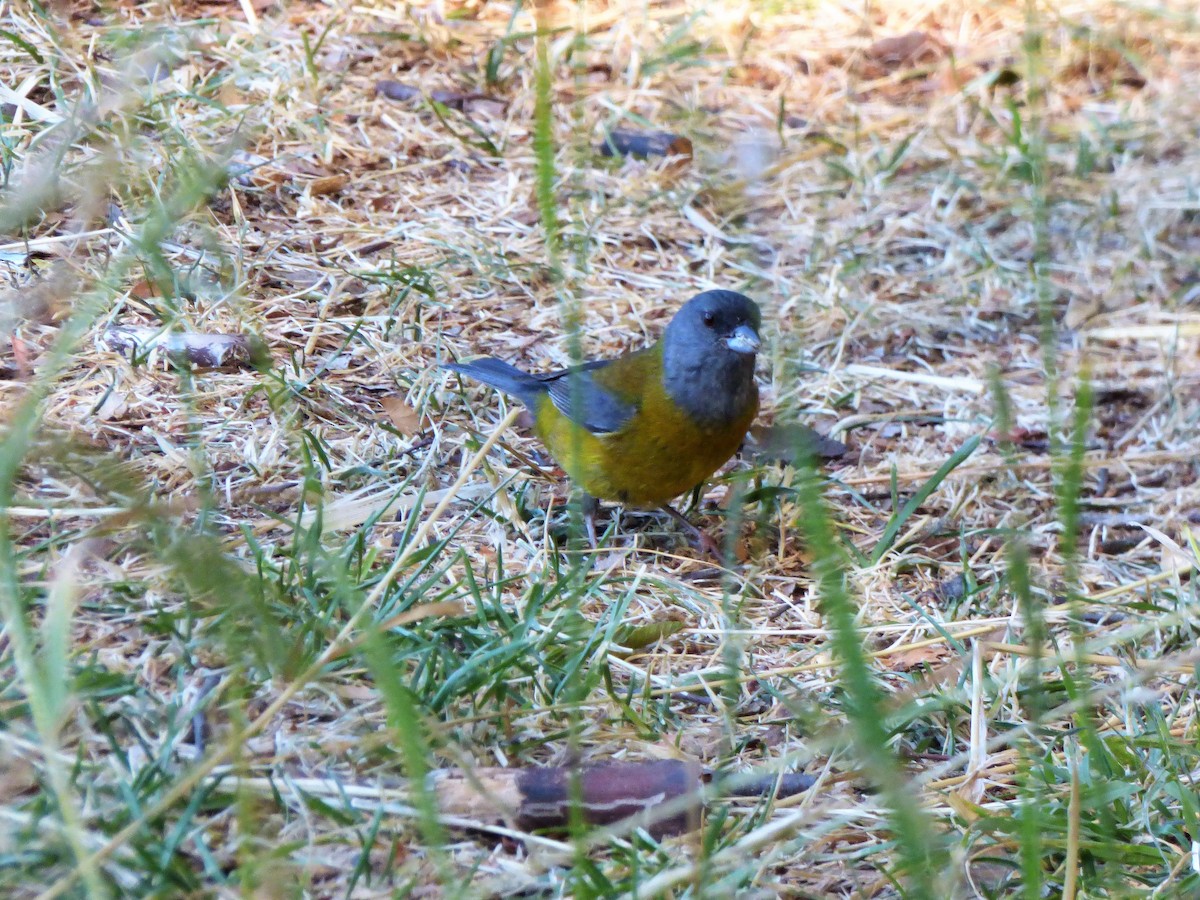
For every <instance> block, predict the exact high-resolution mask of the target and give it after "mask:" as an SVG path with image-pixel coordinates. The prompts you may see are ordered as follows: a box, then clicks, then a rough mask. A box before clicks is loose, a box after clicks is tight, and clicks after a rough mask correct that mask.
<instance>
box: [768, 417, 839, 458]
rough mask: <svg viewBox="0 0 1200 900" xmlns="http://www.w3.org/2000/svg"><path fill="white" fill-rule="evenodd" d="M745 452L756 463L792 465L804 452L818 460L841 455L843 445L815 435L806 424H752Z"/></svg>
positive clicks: (831, 439)
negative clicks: (747, 452) (747, 451)
mask: <svg viewBox="0 0 1200 900" xmlns="http://www.w3.org/2000/svg"><path fill="white" fill-rule="evenodd" d="M749 438H750V440H749V441H748V442H747V446H748V449H749V450H750V453H751V455H752V456H753V457H754V459H755V460H757V461H759V462H784V463H790V462H795V461H796V460H797V459H799V458H800V456H801V455H802V453H803V452H804V451H807V452H809V453H811V454H813V455H814V456H817V457H820V458H821V459H838V458H839V457H842V456H845V454H846V445H845V444H843V443H842V442H841V441H835V440H834V439H833V438H827V437H825V436H824V435H822V434H818V433H817V432H816V431H814V430H813V429H811V428H809V427H808V426H807V425H795V424H778V423H777V424H774V425H755V426H754V427H753V428H751V429H750V434H749Z"/></svg>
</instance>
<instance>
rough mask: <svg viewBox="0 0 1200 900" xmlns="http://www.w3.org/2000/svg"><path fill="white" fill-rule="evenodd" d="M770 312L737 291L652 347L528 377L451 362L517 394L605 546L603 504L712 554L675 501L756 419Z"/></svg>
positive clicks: (495, 362) (710, 299)
mask: <svg viewBox="0 0 1200 900" xmlns="http://www.w3.org/2000/svg"><path fill="white" fill-rule="evenodd" d="M761 327H762V314H761V312H760V311H759V308H758V304H756V303H755V302H754V301H753V300H751V299H750V298H749V297H747V296H745V295H744V294H740V293H738V292H736V291H730V290H709V291H704V292H703V293H700V294H697V295H696V296H694V297H692V298H691V299H690V300H688V301H687V302H686V303H684V304H683V306H681V307H680V308H679V310H678V311H677V312H676V313H675V315H674V316H673V317H672V318H671V321H670V322H669V323H668V325H667V328H666V330H665V332H664V333H663V336H662V338H661V339H660V340H658V341H657V342H656V343H655V344H653V345H652V346H650V347H647V348H645V349H643V350H636V351H633V352H630V353H626V354H625V355H623V356H618V357H615V358H612V359H596V360H591V361H588V362H584V363H583V364H581V365H577V366H572V367H570V368H567V369H561V370H558V371H555V372H548V373H545V374H541V375H535V374H531V373H529V372H525V371H523V370H521V369H518V368H517V367H516V366H513V365H510V364H509V363H506V362H504V361H502V360H499V359H496V358H494V357H482V358H479V359H474V360H471V361H468V362H454V363H446V364H444V365H443V368H446V369H450V370H452V371H454V372H457V373H460V374H461V375H467V376H470V377H471V378H474V379H475V380H477V381H481V382H483V383H484V384H488V385H491V386H492V387H494V388H497V389H499V390H501V391H503V392H504V393H506V394H509V395H511V396H512V397H515V398H516V399H517V400H519V401H520V402H521V403H523V404H524V405H525V406H526V407H527V408H528V409H529V411H530V412H531V413H532V414H533V417H534V423H533V431H534V433H535V434H536V435H537V436H538V437H539V438H540V439H541V441H542V443H543V444H545V446H546V448H547V449H548V450H549V451H550V454H551V455H552V456H553V457H554V458H555V459H556V460H557V462H558V463H559V465H560V466H562V468H563V470H564V471H565V472H566V473H567V475H568V476H569V477H570V478H571V480H572V481H573V482H574V484H575V485H576V486H577V487H578V488H579V489H580V490H581V491H582V492H583V493H584V522H585V525H586V528H587V534H588V538H589V540H590V542H591V546H592V548H593V549H595V547H596V526H595V513H596V511H597V508H598V505H599V504H598V503H597V500H608V501H615V502H617V503H621V504H623V505H626V506H635V507H642V508H657V509H661V510H663V511H664V512H666V513H667V514H668V515H670V516H671V517H672V518H673V519H674V520H675V521H677V522H678V523H680V524H681V525H682V526H683V527H684V529H685V530H686V531H687V532H688V534H689V535H690V536H691V537H692V538H693V539H694V540H695V541H696V543H698V544H699V545H700V547H701V549H703V550H704V551H706V552H708V553H710V554H712V555H713V556H715V557H717V558H720V556H721V554H720V545H719V544H717V542H716V541H715V540H713V538H711V537H710V536H709V535H707V534H706V533H704V532H703V531H701V530H700V529H698V528H696V527H695V526H694V525H693V524H692V523H691V522H689V521H688V520H687V518H686V517H685V516H683V515H682V514H681V513H680V512H678V511H677V510H676V509H675V508H674V507H673V506H671V505H670V502H669V501H671V500H672V499H674V498H675V497H678V496H679V495H681V494H683V493H686V492H688V491H690V490H692V489H693V488H695V487H697V486H698V485H700V484H702V483H703V482H704V481H705V480H706V479H707V478H708V477H709V476H710V475H712V474H713V473H714V472H715V471H717V469H719V468H720V467H721V466H722V465H724V464H725V462H726V461H727V460H729V458H730V457H732V456H733V454H734V453H736V452H737V450H738V447H739V446H740V445H741V442H742V440H743V438H744V437H745V435H746V432H747V430H748V429H749V427H750V423H751V422H752V421H753V420H754V417H755V415H756V414H757V412H758V386H757V385H756V384H755V381H754V366H755V359H756V354H757V353H758V350H759V348H760V347H761V345H762V341H761V338H760V336H759V332H760V329H761Z"/></svg>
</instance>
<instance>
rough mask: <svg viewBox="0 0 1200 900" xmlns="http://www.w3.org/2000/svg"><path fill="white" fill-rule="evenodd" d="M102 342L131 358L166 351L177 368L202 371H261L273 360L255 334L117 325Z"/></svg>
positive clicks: (105, 335)
mask: <svg viewBox="0 0 1200 900" xmlns="http://www.w3.org/2000/svg"><path fill="white" fill-rule="evenodd" d="M100 339H101V341H103V343H104V344H105V345H107V346H108V348H109V349H110V350H115V351H116V352H117V353H120V354H122V355H124V356H127V357H129V358H130V359H138V358H141V357H147V356H150V355H151V354H153V353H157V352H159V351H166V354H167V356H168V357H169V358H170V360H171V361H172V362H173V363H175V364H176V365H183V366H195V367H196V368H200V369H225V368H262V367H264V366H266V365H268V364H269V363H270V360H271V356H270V352H269V351H268V349H267V346H266V344H264V343H263V341H262V340H261V339H260V338H258V337H256V336H255V335H252V334H213V333H205V332H195V331H189V332H182V331H181V332H167V331H163V330H162V329H159V328H134V327H123V326H119V325H114V326H113V327H111V328H109V329H108V330H107V331H105V332H104V334H103V335H101V338H100Z"/></svg>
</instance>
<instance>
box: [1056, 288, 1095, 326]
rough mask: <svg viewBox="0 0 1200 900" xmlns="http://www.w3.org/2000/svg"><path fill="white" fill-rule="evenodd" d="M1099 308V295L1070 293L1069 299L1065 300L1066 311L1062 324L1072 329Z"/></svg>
mask: <svg viewBox="0 0 1200 900" xmlns="http://www.w3.org/2000/svg"><path fill="white" fill-rule="evenodd" d="M1100 308H1101V304H1100V298H1099V297H1096V296H1085V295H1083V294H1072V295H1071V299H1070V300H1068V301H1067V311H1066V313H1065V314H1064V315H1063V324H1064V325H1066V326H1067V327H1068V328H1070V329H1072V330H1074V329H1076V328H1078V327H1079V326H1080V325H1082V324H1083V323H1084V322H1086V321H1087V320H1088V319H1090V318H1091V317H1092V316H1094V315H1096V313H1098V312H1100Z"/></svg>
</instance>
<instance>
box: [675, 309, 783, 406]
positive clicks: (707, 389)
mask: <svg viewBox="0 0 1200 900" xmlns="http://www.w3.org/2000/svg"><path fill="white" fill-rule="evenodd" d="M761 323H762V314H761V313H760V312H759V310H758V304H756V303H755V302H754V301H753V300H751V299H750V298H749V297H747V296H745V295H744V294H739V293H737V291H705V292H704V293H703V294H697V295H696V296H695V297H693V298H692V299H691V300H689V301H688V302H687V303H685V304H684V305H683V306H682V307H680V309H679V312H677V313H675V317H674V318H673V319H671V323H670V324H669V325H668V326H667V331H666V334H665V335H663V382H664V384H665V385H666V388H667V393H669V394H670V395H671V398H672V399H673V400H674V401H675V402H676V403H678V404H679V405H680V406H682V407H683V408H684V409H685V410H687V411H688V413H690V414H691V415H692V417H693V418H695V419H697V420H699V421H709V422H721V421H724V420H727V419H736V418H737V417H739V416H740V415H741V414H742V413H743V412H744V411H745V409H746V406H747V404H749V403H752V402H756V397H757V391H756V390H755V387H754V355H755V354H756V353H757V352H758V348H759V346H760V343H761V341H760V339H759V335H758V329H759V326H760V325H761Z"/></svg>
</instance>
